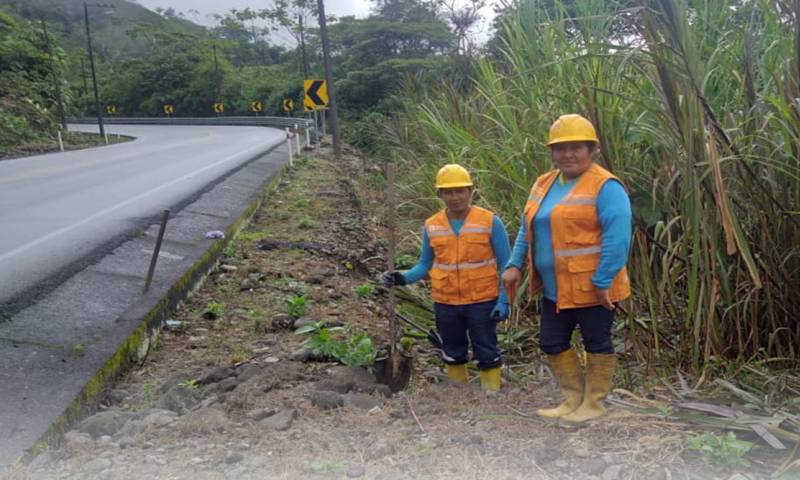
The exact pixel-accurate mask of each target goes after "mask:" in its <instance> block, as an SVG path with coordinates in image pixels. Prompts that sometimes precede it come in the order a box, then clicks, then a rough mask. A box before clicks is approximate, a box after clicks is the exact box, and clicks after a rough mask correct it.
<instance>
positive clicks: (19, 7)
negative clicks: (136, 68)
mask: <svg viewBox="0 0 800 480" xmlns="http://www.w3.org/2000/svg"><path fill="white" fill-rule="evenodd" d="M83 3H84V2H83V0H0V11H4V12H7V13H11V14H12V15H15V16H19V17H23V18H27V19H29V20H34V21H40V20H41V19H42V18H44V19H45V21H46V22H47V24H48V27H49V29H50V30H51V31H52V34H53V35H54V36H56V37H58V43H59V44H61V46H62V47H64V48H65V49H66V50H82V49H85V48H86V27H85V25H84V15H83ZM86 3H87V4H88V5H89V22H90V26H91V30H92V42H93V44H94V47H95V48H96V51H97V54H98V56H99V57H100V58H102V59H106V60H109V59H116V58H123V57H132V56H136V57H138V56H142V55H145V54H146V53H147V52H148V51H149V50H148V48H147V43H148V40H147V38H146V36H143V35H140V36H135V38H134V37H132V36H131V35H129V32H131V31H135V30H137V29H140V30H141V29H144V30H149V31H161V32H177V33H184V34H189V35H198V36H202V35H204V34H205V28H204V27H201V26H200V25H197V24H195V23H192V22H190V21H188V20H185V19H183V18H180V17H170V18H165V17H162V16H161V15H159V14H157V13H156V12H153V11H150V10H148V9H146V8H145V7H143V6H141V5H139V4H136V3H133V2H129V1H126V0H93V1H87V2H86Z"/></svg>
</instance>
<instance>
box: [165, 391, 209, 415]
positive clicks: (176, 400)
mask: <svg viewBox="0 0 800 480" xmlns="http://www.w3.org/2000/svg"><path fill="white" fill-rule="evenodd" d="M198 403H200V396H199V394H198V392H197V391H195V390H194V389H192V388H188V387H183V386H181V385H175V386H174V387H172V388H170V389H169V390H167V391H166V392H165V393H164V395H162V396H161V398H159V399H158V400H157V401H156V402H155V406H156V407H158V408H163V409H165V410H172V411H173V412H175V413H177V414H179V415H183V414H184V413H186V412H187V411H189V410H191V409H192V408H193V407H194V406H195V405H197V404H198Z"/></svg>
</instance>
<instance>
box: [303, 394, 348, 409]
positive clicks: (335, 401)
mask: <svg viewBox="0 0 800 480" xmlns="http://www.w3.org/2000/svg"><path fill="white" fill-rule="evenodd" d="M311 404H312V405H314V406H315V407H318V408H321V409H322V410H331V409H333V408H339V407H341V406H342V405H344V397H343V396H341V395H339V394H338V393H336V392H332V391H330V390H318V391H316V392H313V393H312V394H311Z"/></svg>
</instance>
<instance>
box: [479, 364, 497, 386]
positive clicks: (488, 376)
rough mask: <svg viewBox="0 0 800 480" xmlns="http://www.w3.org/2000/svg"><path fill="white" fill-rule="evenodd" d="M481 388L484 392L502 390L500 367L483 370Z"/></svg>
mask: <svg viewBox="0 0 800 480" xmlns="http://www.w3.org/2000/svg"><path fill="white" fill-rule="evenodd" d="M481 388H482V389H484V390H492V391H497V390H500V367H494V368H487V369H486V370H481Z"/></svg>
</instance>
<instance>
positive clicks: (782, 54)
mask: <svg viewBox="0 0 800 480" xmlns="http://www.w3.org/2000/svg"><path fill="white" fill-rule="evenodd" d="M629 4H630V2H609V1H602V0H591V1H590V0H587V1H580V2H577V1H576V2H563V3H562V2H558V1H555V2H553V1H540V0H523V1H521V2H520V3H519V4H518V5H517V6H516V7H515V8H513V9H510V10H508V11H506V12H504V14H503V16H502V29H501V30H500V31H499V32H498V35H497V37H496V38H495V39H494V40H493V41H492V43H491V47H492V51H491V52H489V53H490V54H489V55H487V56H486V57H483V58H477V59H475V62H474V65H475V75H474V85H473V86H472V88H470V89H469V90H468V92H465V91H464V90H462V91H456V90H454V89H453V88H451V86H450V84H448V83H443V84H442V85H438V86H436V87H432V88H424V86H420V85H416V84H413V83H409V85H408V87H407V88H406V90H405V97H406V98H407V99H408V100H407V101H406V102H405V103H404V107H405V110H404V112H403V114H402V115H401V116H400V118H399V119H398V120H397V121H396V122H395V123H394V124H393V125H394V127H392V128H390V129H389V132H388V134H389V136H390V138H391V145H390V146H389V147H388V149H387V150H386V151H385V154H386V155H387V156H390V157H393V158H396V159H398V160H400V161H401V165H402V166H403V168H404V169H405V174H404V175H403V178H406V179H408V183H407V185H406V191H407V194H408V198H409V202H408V203H407V205H409V208H411V209H413V210H416V211H417V214H418V216H422V215H424V212H428V211H431V210H432V209H433V208H434V206H435V197H434V195H435V194H434V191H433V187H432V182H431V179H432V178H433V176H434V174H435V171H436V169H437V168H438V166H439V165H441V164H442V163H444V162H446V161H460V162H463V163H466V164H467V165H468V166H469V167H470V168H471V169H473V170H474V171H477V172H478V175H477V177H478V178H477V181H478V185H479V190H480V197H481V199H482V201H483V202H484V203H485V204H486V205H488V206H489V207H490V208H492V209H493V210H495V211H496V212H499V213H500V214H501V215H502V218H504V219H505V220H506V222H507V223H508V224H510V225H511V230H512V231H515V230H516V226H517V225H518V222H519V216H520V214H521V212H522V207H523V203H524V200H525V198H526V196H527V191H528V189H529V188H530V185H531V184H532V182H533V180H534V179H535V178H536V176H538V175H540V174H541V173H542V172H544V171H546V170H548V169H549V168H551V167H550V159H549V156H548V153H547V150H546V148H545V147H544V140H545V138H546V135H547V131H548V126H549V124H550V123H551V122H552V121H553V119H555V118H557V117H558V116H559V115H560V114H562V113H565V112H579V113H582V114H584V115H586V116H588V117H589V118H591V119H592V121H593V122H594V123H595V124H596V125H597V127H598V130H599V135H600V139H601V142H602V151H601V157H600V160H599V161H600V162H601V163H602V164H603V165H605V166H606V167H607V168H609V169H611V170H612V171H613V172H615V173H616V174H617V175H618V176H620V177H621V178H623V179H624V180H625V182H626V186H627V188H628V189H629V190H630V193H631V196H632V199H633V203H634V209H635V211H634V214H635V229H634V242H633V251H632V257H631V260H630V265H631V272H632V282H633V286H634V288H635V295H634V298H633V301H632V302H631V303H629V304H627V305H625V306H624V307H625V312H626V315H625V317H626V318H625V324H624V326H622V328H623V333H624V338H625V339H626V345H624V346H623V350H626V351H628V352H629V353H631V354H632V355H633V358H636V359H638V360H640V361H642V362H646V363H647V364H648V365H652V366H656V367H658V366H666V367H669V371H671V372H674V367H676V366H678V367H682V368H685V370H686V371H690V372H693V373H694V374H696V377H695V378H699V379H701V380H700V383H702V379H707V378H708V374H710V373H712V372H714V373H719V372H720V371H722V370H721V369H719V368H718V367H725V368H728V367H731V370H729V372H741V370H739V368H740V367H741V365H744V364H753V363H754V362H755V363H761V364H764V365H771V366H775V367H777V366H783V367H792V368H796V366H797V365H798V360H800V349H798V345H800V323H798V321H797V319H798V318H800V307H798V305H800V228H798V227H800V215H798V213H800V161H799V160H798V159H800V156H798V155H799V154H800V109H798V102H797V98H798V97H800V90H798V89H799V88H800V86H799V84H798V68H800V50H798V49H800V43H796V42H797V40H798V39H800V37H799V36H798V35H800V9H796V10H789V9H787V7H786V6H787V5H788V4H786V3H783V2H771V1H766V0H762V1H752V2H750V1H732V0H725V1H721V0H689V1H682V0H650V1H646V2H636V5H637V6H636V7H634V8H631V6H630V5H629ZM794 5H797V3H796V2H795V4H794Z"/></svg>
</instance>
